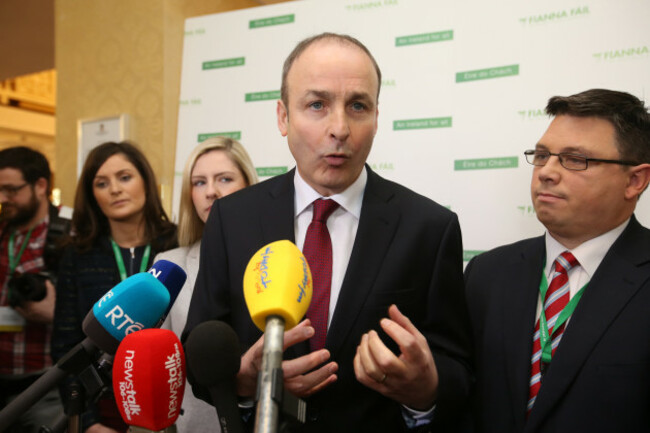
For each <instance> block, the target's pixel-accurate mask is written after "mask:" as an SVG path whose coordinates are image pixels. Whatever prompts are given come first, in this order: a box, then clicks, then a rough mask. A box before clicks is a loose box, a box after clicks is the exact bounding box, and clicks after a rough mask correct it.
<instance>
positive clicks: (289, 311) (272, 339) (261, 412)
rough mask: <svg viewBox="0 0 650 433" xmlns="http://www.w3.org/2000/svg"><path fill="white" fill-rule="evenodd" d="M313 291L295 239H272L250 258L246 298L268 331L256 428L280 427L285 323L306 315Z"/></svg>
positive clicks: (258, 323) (288, 325)
mask: <svg viewBox="0 0 650 433" xmlns="http://www.w3.org/2000/svg"><path fill="white" fill-rule="evenodd" d="M311 295H312V277H311V271H310V270H309V265H308V264H307V260H306V259H305V256H303V254H302V252H300V250H299V249H298V247H296V246H295V245H294V244H293V243H292V242H291V241H288V240H281V241H276V242H271V243H270V244H268V245H265V246H263V247H262V248H260V249H259V250H258V251H257V252H256V253H255V254H254V255H253V257H252V258H251V259H250V261H249V262H248V266H247V267H246V271H245V272H244V299H245V300H246V305H247V306H248V311H249V312H250V315H251V319H253V323H255V325H256V326H257V327H258V328H260V329H261V330H262V331H264V348H263V353H262V370H261V371H260V374H259V376H258V378H257V393H258V403H257V412H256V414H255V431H256V432H275V431H277V427H278V421H279V404H280V402H281V396H282V392H283V378H282V352H283V351H284V330H285V326H286V329H291V328H293V327H294V326H296V325H297V324H298V322H299V321H300V319H302V317H303V316H304V315H305V313H306V312H307V309H308V308H309V303H310V302H311ZM278 396H279V397H278ZM279 400H280V401H279Z"/></svg>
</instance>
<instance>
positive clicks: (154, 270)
mask: <svg viewBox="0 0 650 433" xmlns="http://www.w3.org/2000/svg"><path fill="white" fill-rule="evenodd" d="M147 272H148V273H150V274H151V275H153V276H154V277H156V279H157V280H158V281H160V282H161V283H163V285H164V286H165V288H167V291H168V292H169V305H168V306H167V309H166V310H165V312H164V313H163V315H162V316H161V317H160V320H159V321H158V322H159V323H158V324H157V325H156V328H160V325H162V324H163V322H164V321H165V319H166V318H167V315H168V314H169V311H170V310H171V309H172V307H173V306H174V303H175V302H176V298H178V294H179V293H180V292H181V289H182V288H183V285H184V284H185V280H187V274H186V273H185V271H184V270H183V268H181V267H180V266H178V265H177V264H176V263H172V262H170V261H169V260H158V261H157V262H156V263H154V264H153V265H152V266H151V268H150V269H149V270H148V271H147Z"/></svg>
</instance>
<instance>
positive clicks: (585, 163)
mask: <svg viewBox="0 0 650 433" xmlns="http://www.w3.org/2000/svg"><path fill="white" fill-rule="evenodd" d="M524 155H526V161H527V162H528V163H529V164H532V165H536V166H538V167H543V166H545V165H546V163H547V162H548V160H549V159H551V155H555V156H557V157H558V159H559V160H560V164H562V167H564V168H566V169H567V170H586V169H587V168H588V167H589V162H590V161H593V162H606V163H608V164H620V165H639V163H637V162H632V161H624V160H618V159H600V158H587V157H586V156H582V155H576V154H575V153H568V152H560V153H553V152H549V151H548V150H527V151H525V152H524Z"/></svg>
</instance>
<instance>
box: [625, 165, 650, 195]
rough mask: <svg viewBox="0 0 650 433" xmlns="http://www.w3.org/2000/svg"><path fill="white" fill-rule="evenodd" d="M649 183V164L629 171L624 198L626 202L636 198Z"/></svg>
mask: <svg viewBox="0 0 650 433" xmlns="http://www.w3.org/2000/svg"><path fill="white" fill-rule="evenodd" d="M648 183H650V164H641V165H637V166H634V167H632V168H630V169H629V177H628V181H627V186H626V187H625V198H626V199H627V200H631V199H635V198H638V197H639V196H640V195H641V193H642V192H643V191H644V190H645V189H646V188H647V187H648Z"/></svg>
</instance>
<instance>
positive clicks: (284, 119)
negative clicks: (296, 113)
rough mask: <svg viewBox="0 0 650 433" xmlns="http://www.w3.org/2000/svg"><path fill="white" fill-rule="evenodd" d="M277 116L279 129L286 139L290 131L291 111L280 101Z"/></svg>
mask: <svg viewBox="0 0 650 433" xmlns="http://www.w3.org/2000/svg"><path fill="white" fill-rule="evenodd" d="M276 114H277V116H278V129H279V130H280V134H282V136H283V137H286V136H287V133H288V131H289V111H288V110H287V107H285V105H284V102H282V100H278V106H277V108H276Z"/></svg>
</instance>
